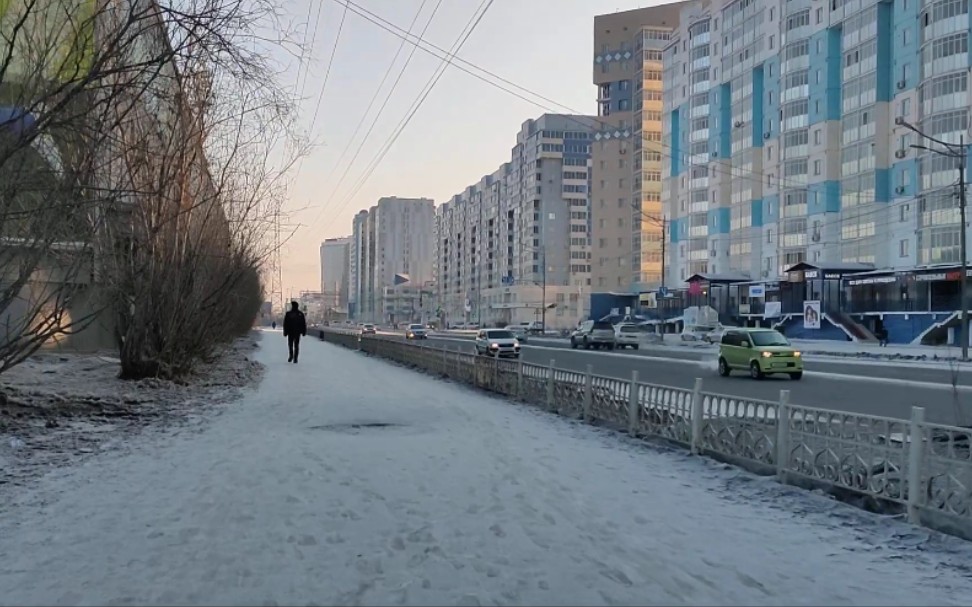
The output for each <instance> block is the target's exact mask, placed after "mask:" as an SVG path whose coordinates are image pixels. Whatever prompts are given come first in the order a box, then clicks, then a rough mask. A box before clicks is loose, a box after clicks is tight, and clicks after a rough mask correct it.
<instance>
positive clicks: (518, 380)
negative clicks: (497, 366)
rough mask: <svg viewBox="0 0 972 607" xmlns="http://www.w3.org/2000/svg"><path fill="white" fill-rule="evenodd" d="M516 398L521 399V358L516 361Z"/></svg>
mask: <svg viewBox="0 0 972 607" xmlns="http://www.w3.org/2000/svg"><path fill="white" fill-rule="evenodd" d="M516 397H517V398H520V399H522V398H523V358H522V357H521V358H517V359H516Z"/></svg>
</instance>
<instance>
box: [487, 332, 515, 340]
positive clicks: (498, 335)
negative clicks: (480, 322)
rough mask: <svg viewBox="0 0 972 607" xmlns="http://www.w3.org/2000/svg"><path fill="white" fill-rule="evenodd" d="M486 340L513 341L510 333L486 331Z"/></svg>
mask: <svg viewBox="0 0 972 607" xmlns="http://www.w3.org/2000/svg"><path fill="white" fill-rule="evenodd" d="M486 338H487V339H513V332H512V331H486Z"/></svg>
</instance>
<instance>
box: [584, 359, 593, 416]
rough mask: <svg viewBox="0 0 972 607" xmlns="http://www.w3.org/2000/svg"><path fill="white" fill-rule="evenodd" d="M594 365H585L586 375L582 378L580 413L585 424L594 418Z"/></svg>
mask: <svg viewBox="0 0 972 607" xmlns="http://www.w3.org/2000/svg"><path fill="white" fill-rule="evenodd" d="M593 407H594V365H587V374H586V375H585V376H584V411H583V412H582V413H581V415H582V418H583V420H584V421H585V422H589V421H591V419H593V418H594V412H593Z"/></svg>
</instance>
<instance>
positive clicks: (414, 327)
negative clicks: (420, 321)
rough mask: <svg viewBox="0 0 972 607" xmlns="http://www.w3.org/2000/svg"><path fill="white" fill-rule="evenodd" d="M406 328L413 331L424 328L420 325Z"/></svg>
mask: <svg viewBox="0 0 972 607" xmlns="http://www.w3.org/2000/svg"><path fill="white" fill-rule="evenodd" d="M408 328H409V329H412V330H413V331H414V330H415V329H424V328H425V327H423V326H422V325H408Z"/></svg>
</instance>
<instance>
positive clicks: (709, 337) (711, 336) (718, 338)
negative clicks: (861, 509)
mask: <svg viewBox="0 0 972 607" xmlns="http://www.w3.org/2000/svg"><path fill="white" fill-rule="evenodd" d="M734 328H735V327H723V326H722V325H719V326H718V327H716V328H715V329H712V330H711V331H709V332H708V333H706V334H705V336H703V337H702V341H704V342H706V343H710V344H718V343H722V336H723V335H725V334H726V331H728V330H729V329H734Z"/></svg>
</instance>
